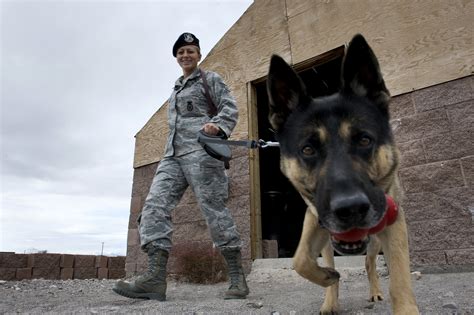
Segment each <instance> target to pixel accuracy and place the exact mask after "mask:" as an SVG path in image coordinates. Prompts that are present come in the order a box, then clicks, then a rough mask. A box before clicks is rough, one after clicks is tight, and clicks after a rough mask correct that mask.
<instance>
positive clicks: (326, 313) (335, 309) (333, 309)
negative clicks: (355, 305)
mask: <svg viewBox="0 0 474 315" xmlns="http://www.w3.org/2000/svg"><path fill="white" fill-rule="evenodd" d="M326 302H327V301H325V302H324V304H323V305H322V306H321V308H320V309H319V314H321V315H335V314H339V305H338V303H337V302H335V303H334V302H329V303H326Z"/></svg>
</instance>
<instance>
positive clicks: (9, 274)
mask: <svg viewBox="0 0 474 315" xmlns="http://www.w3.org/2000/svg"><path fill="white" fill-rule="evenodd" d="M15 276H16V268H0V280H6V281H11V280H15Z"/></svg>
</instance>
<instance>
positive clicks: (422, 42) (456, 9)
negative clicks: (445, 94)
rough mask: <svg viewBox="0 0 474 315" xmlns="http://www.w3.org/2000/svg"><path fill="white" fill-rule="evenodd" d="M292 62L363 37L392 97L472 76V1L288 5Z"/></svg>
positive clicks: (351, 0)
mask: <svg viewBox="0 0 474 315" xmlns="http://www.w3.org/2000/svg"><path fill="white" fill-rule="evenodd" d="M287 4H288V5H287V6H288V18H289V20H288V24H289V33H290V41H291V51H292V57H293V61H294V62H295V63H297V62H302V61H304V60H306V59H308V58H311V57H312V56H314V55H317V54H321V53H323V52H325V51H327V50H330V49H332V48H334V47H337V46H339V45H341V44H344V43H347V42H348V41H349V40H350V39H351V37H352V36H353V35H354V34H355V33H362V34H363V35H364V36H365V37H366V39H367V40H368V41H369V44H370V45H371V46H372V48H373V49H374V51H375V54H376V55H377V57H378V58H379V61H380V64H381V68H382V72H383V74H384V76H385V80H386V82H387V86H388V88H389V89H390V91H391V93H392V94H393V95H398V94H402V93H405V92H409V91H412V90H416V89H420V88H423V87H427V86H431V85H434V84H438V83H442V82H446V81H450V80H453V79H456V78H459V77H463V76H467V75H470V74H471V73H472V71H473V68H472V66H473V57H474V45H473V32H474V27H473V25H474V24H473V23H474V22H473V21H474V13H473V12H474V1H471V0H451V1H441V0H437V1H413V0H396V1H395V0H390V1H374V0H357V1H356V0H334V1H303V0H300V1H287Z"/></svg>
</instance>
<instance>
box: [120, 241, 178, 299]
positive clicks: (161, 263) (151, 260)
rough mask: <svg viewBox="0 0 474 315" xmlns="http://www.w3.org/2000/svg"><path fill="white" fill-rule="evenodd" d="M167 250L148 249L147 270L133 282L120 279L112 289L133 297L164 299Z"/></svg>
mask: <svg viewBox="0 0 474 315" xmlns="http://www.w3.org/2000/svg"><path fill="white" fill-rule="evenodd" d="M168 255H169V254H168V252H167V251H165V250H162V249H157V248H151V249H149V250H148V270H147V271H146V272H145V274H143V275H141V276H139V277H138V278H137V279H136V280H135V281H133V282H127V281H123V280H120V281H118V282H117V283H116V284H115V286H114V287H113V289H112V290H113V291H114V292H115V293H117V294H120V295H122V296H125V297H128V298H133V299H149V300H158V301H164V300H166V264H167V262H168Z"/></svg>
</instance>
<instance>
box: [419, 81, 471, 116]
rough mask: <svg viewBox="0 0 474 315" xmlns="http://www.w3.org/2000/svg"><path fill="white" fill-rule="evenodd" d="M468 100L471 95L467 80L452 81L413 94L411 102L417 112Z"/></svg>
mask: <svg viewBox="0 0 474 315" xmlns="http://www.w3.org/2000/svg"><path fill="white" fill-rule="evenodd" d="M470 99H472V93H471V87H470V81H469V78H462V79H458V80H453V81H450V82H446V83H442V84H438V85H434V86H430V87H428V88H425V89H421V90H417V91H415V92H413V101H414V103H415V108H416V110H417V111H418V112H423V111H428V110H431V109H434V108H439V107H444V106H448V105H452V104H456V103H460V102H463V101H466V100H470Z"/></svg>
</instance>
